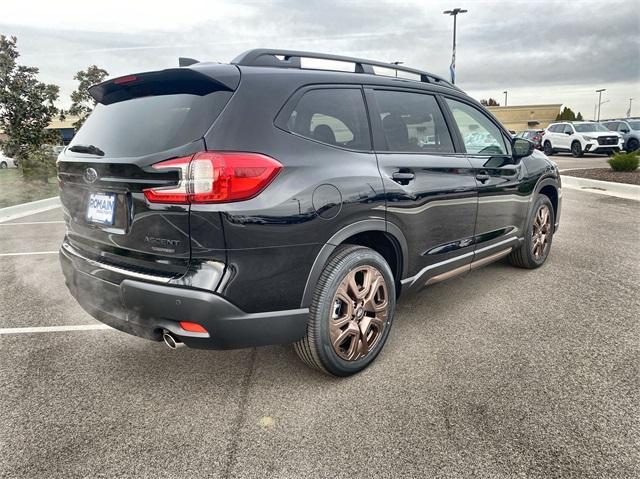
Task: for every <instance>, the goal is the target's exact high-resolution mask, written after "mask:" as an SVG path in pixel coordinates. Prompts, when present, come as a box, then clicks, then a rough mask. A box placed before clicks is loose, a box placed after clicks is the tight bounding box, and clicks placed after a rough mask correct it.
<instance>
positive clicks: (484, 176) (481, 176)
mask: <svg viewBox="0 0 640 479" xmlns="http://www.w3.org/2000/svg"><path fill="white" fill-rule="evenodd" d="M490 178H491V177H490V176H489V175H488V174H487V172H486V171H479V172H478V173H477V174H476V180H478V181H479V182H480V183H484V182H485V181H488V180H489V179H490Z"/></svg>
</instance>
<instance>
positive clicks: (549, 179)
mask: <svg viewBox="0 0 640 479" xmlns="http://www.w3.org/2000/svg"><path fill="white" fill-rule="evenodd" d="M548 185H551V186H553V187H554V188H555V190H556V193H557V194H558V210H559V209H560V204H561V202H562V187H561V185H560V177H559V176H558V177H555V176H543V177H541V178H540V179H539V180H538V182H537V183H536V186H535V188H534V190H533V193H534V197H535V195H537V194H538V193H540V190H542V188H544V187H545V186H548ZM556 213H558V212H556ZM532 214H533V200H532V201H531V204H530V205H529V213H528V215H527V224H528V222H529V221H530V220H531V215H532ZM555 219H556V224H555V225H554V226H555V228H556V229H557V227H558V224H557V223H558V220H559V215H558V214H556V218H555Z"/></svg>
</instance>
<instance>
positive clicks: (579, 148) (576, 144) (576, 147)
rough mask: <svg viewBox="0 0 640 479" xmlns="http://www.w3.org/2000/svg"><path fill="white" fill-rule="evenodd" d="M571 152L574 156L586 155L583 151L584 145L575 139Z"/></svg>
mask: <svg viewBox="0 0 640 479" xmlns="http://www.w3.org/2000/svg"><path fill="white" fill-rule="evenodd" d="M571 154H572V155H573V157H574V158H582V157H583V156H584V151H582V145H581V144H580V142H579V141H577V140H575V141H574V142H573V143H571Z"/></svg>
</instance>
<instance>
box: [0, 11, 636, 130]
mask: <svg viewBox="0 0 640 479" xmlns="http://www.w3.org/2000/svg"><path fill="white" fill-rule="evenodd" d="M453 7H462V8H466V9H468V10H469V12H468V13H465V14H464V15H461V16H459V17H458V54H457V83H458V85H459V86H460V87H461V88H463V89H464V90H466V91H467V92H468V93H469V94H470V95H472V96H473V97H475V98H477V99H481V98H487V97H489V96H492V97H494V98H496V99H498V100H499V101H500V102H501V103H502V102H503V101H504V96H503V94H502V92H503V91H504V90H508V91H509V104H529V103H563V104H564V105H567V106H570V107H571V108H573V109H574V110H579V111H581V112H582V113H583V115H584V116H585V118H591V117H592V116H593V112H594V105H595V103H596V101H597V99H596V93H595V90H596V89H598V88H606V89H607V91H606V92H605V93H604V95H603V101H606V103H603V105H602V117H614V116H622V115H624V114H625V112H626V110H627V108H628V105H629V98H631V97H634V98H635V99H634V108H633V111H632V113H633V114H634V115H636V116H640V1H638V0H626V1H610V0H594V1H592V0H584V1H579V0H571V1H564V0H562V1H548V0H525V1H519V0H511V1H479V0H455V1H454V0H447V1H429V0H404V1H392V0H385V1H376V0H368V1H367V0H365V1H361V0H344V1H338V0H272V1H260V0H254V1H236V2H234V1H226V0H209V1H197V0H180V1H178V2H162V1H159V0H155V1H136V0H127V1H121V0H109V1H101V2H91V1H86V0H83V1H76V0H71V1H65V2H51V1H40V2H36V1H30V0H21V1H15V0H4V1H3V2H2V7H0V10H1V12H0V13H1V15H0V33H2V34H5V35H16V36H17V37H18V46H19V50H20V52H21V58H20V61H21V62H22V63H24V64H27V65H31V66H37V67H39V68H40V74H41V75H40V76H41V79H42V80H43V81H46V82H50V83H56V84H58V85H60V86H61V89H62V90H61V100H60V104H61V106H63V107H64V106H68V103H69V100H68V96H69V94H70V92H71V91H72V90H73V89H74V87H75V85H74V81H73V75H74V73H75V72H76V71H78V70H79V69H83V68H86V67H87V66H88V65H91V64H97V65H98V66H100V67H102V68H105V69H106V70H108V71H109V73H110V74H111V76H119V75H123V74H126V73H133V72H137V71H145V70H154V69H162V68H166V67H172V66H176V65H177V58H178V57H179V56H187V57H193V58H197V59H201V60H215V61H221V62H228V61H230V60H231V59H232V58H234V57H235V56H236V55H237V54H239V53H240V52H242V51H244V50H248V49H250V48H256V47H275V48H288V49H298V50H311V51H321V52H329V53H335V54H345V55H352V56H358V57H364V58H371V59H376V60H382V61H403V62H405V64H407V65H410V66H414V67H417V68H421V69H425V70H428V71H431V72H433V73H437V74H440V75H443V76H448V66H449V62H450V58H451V37H452V19H451V18H450V17H449V16H445V15H443V14H442V11H443V10H446V9H450V8H453Z"/></svg>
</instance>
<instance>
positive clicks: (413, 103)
mask: <svg viewBox="0 0 640 479" xmlns="http://www.w3.org/2000/svg"><path fill="white" fill-rule="evenodd" d="M375 95H376V99H377V102H378V108H379V110H380V119H381V120H382V129H383V131H384V136H385V139H386V140H387V150H388V151H402V152H413V153H438V152H439V153H451V152H453V151H454V150H453V143H452V141H451V135H450V134H449V130H448V129H447V125H446V123H445V121H444V116H443V115H442V112H441V111H440V107H439V106H438V103H437V102H436V99H435V98H434V97H433V96H431V95H425V94H421V93H410V92H402V91H388V90H376V92H375Z"/></svg>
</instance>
